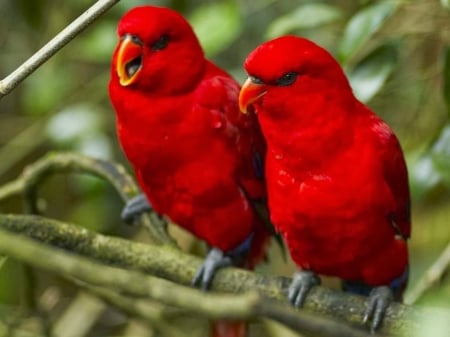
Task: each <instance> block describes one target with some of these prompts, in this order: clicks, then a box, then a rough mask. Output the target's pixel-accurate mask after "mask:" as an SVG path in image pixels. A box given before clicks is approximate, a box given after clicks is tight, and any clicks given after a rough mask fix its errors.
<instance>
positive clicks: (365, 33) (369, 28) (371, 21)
mask: <svg viewBox="0 0 450 337" xmlns="http://www.w3.org/2000/svg"><path fill="white" fill-rule="evenodd" d="M396 7H397V1H380V2H376V3H374V4H373V5H370V6H368V7H365V8H364V9H362V10H361V11H359V12H358V13H356V14H355V15H354V16H353V17H352V18H351V19H350V21H349V22H348V24H347V27H346V28H345V31H344V36H343V37H342V40H341V42H340V44H339V48H338V59H339V61H340V62H341V63H342V64H343V63H346V62H347V61H348V60H349V58H350V57H351V56H353V55H354V54H355V53H356V52H357V51H358V49H359V48H360V47H361V46H362V45H363V44H364V43H365V42H366V41H367V40H369V38H370V37H371V36H372V35H373V34H374V33H375V32H376V31H377V30H378V29H379V28H380V27H381V25H382V24H383V22H384V21H385V20H386V19H387V18H388V17H389V16H390V15H391V14H392V13H393V12H394V10H395V9H396Z"/></svg>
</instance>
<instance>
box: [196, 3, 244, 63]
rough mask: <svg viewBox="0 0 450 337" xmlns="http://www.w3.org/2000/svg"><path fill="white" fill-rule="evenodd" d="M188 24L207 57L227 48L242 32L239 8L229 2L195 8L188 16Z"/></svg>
mask: <svg viewBox="0 0 450 337" xmlns="http://www.w3.org/2000/svg"><path fill="white" fill-rule="evenodd" d="M189 22H190V23H191V25H192V26H193V28H194V31H195V33H196V34H197V36H198V38H199V40H200V43H201V44H202V47H203V49H204V51H205V53H206V55H207V56H208V57H211V56H213V55H215V54H218V53H220V52H221V51H223V50H225V49H226V48H228V46H229V45H230V44H231V43H232V42H233V41H234V40H235V39H236V38H237V37H238V36H239V34H240V33H241V31H242V20H241V13H240V11H239V6H238V5H237V3H236V1H231V0H229V1H218V2H211V3H209V4H206V5H202V6H200V7H198V8H196V9H195V10H194V11H193V12H192V13H191V15H189Z"/></svg>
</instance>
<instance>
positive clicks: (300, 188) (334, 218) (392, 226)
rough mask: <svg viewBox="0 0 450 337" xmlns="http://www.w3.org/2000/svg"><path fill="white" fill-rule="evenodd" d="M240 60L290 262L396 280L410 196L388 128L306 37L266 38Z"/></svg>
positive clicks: (374, 282)
mask: <svg viewBox="0 0 450 337" xmlns="http://www.w3.org/2000/svg"><path fill="white" fill-rule="evenodd" d="M245 68H246V70H247V72H248V74H249V75H250V79H249V80H248V81H247V82H246V84H245V85H244V87H243V88H242V91H241V96H240V104H241V109H243V110H245V109H246V108H247V106H253V107H254V109H255V111H256V113H257V115H258V119H259V122H260V125H261V129H262V132H263V134H264V136H265V139H266V142H267V157H266V179H267V188H268V198H269V209H270V214H271V220H272V222H273V224H274V226H275V227H276V228H277V230H278V231H280V232H281V233H282V234H283V236H284V238H285V240H286V244H287V246H288V248H289V251H290V253H291V256H292V258H293V260H294V261H295V262H296V264H297V265H298V266H299V267H300V268H301V269H304V270H312V271H314V272H316V273H320V274H326V275H331V276H338V277H340V278H342V279H344V280H347V281H352V282H362V283H365V284H367V285H369V286H380V285H390V284H391V283H392V282H393V281H395V280H396V279H398V278H400V277H401V275H402V274H403V273H405V270H407V266H408V252H407V245H406V239H407V238H408V237H409V235H410V200H409V187H408V178H407V170H406V165H405V161H404V157H403V154H402V150H401V148H400V145H399V142H398V140H397V138H396V136H395V135H394V133H393V132H392V130H391V129H390V128H389V126H388V125H387V124H385V123H384V122H383V121H382V120H381V119H380V118H379V117H377V116H376V115H375V114H374V113H373V112H372V111H371V110H370V109H369V108H368V107H366V106H365V105H363V104H362V103H360V102H359V101H358V100H357V99H356V98H355V97H354V95H353V93H352V90H351V88H350V85H349V83H348V81H347V78H346V77H345V75H344V72H343V71H342V69H341V67H340V66H339V64H338V63H337V62H336V61H335V60H334V59H333V57H332V56H331V55H330V54H329V53H328V52H327V51H325V50H324V49H322V48H321V47H319V46H317V45H315V44H314V43H312V42H311V41H309V40H307V39H303V38H299V37H294V36H286V37H281V38H278V39H275V40H272V41H269V42H266V43H264V44H262V45H261V46H259V47H258V48H256V49H255V50H254V51H253V52H252V53H250V55H249V56H248V58H247V59H246V62H245ZM406 273H407V271H406Z"/></svg>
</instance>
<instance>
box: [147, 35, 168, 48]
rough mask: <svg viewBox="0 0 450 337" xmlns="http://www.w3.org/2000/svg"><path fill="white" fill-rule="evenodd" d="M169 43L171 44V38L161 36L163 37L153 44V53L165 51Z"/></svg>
mask: <svg viewBox="0 0 450 337" xmlns="http://www.w3.org/2000/svg"><path fill="white" fill-rule="evenodd" d="M168 43H169V36H168V35H166V34H164V35H161V37H160V38H159V39H158V40H156V41H155V42H154V43H153V44H152V47H151V48H152V50H153V51H157V50H163V49H164V48H166V47H167V44H168Z"/></svg>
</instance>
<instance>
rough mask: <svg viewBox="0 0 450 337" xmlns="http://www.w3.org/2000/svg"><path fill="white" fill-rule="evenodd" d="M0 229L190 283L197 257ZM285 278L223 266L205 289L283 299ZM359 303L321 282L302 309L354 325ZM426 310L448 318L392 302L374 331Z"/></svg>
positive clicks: (47, 230)
mask: <svg viewBox="0 0 450 337" xmlns="http://www.w3.org/2000/svg"><path fill="white" fill-rule="evenodd" d="M0 228H3V229H7V230H9V231H12V232H16V233H22V234H25V235H27V236H29V237H31V238H33V239H36V240H38V241H42V242H45V243H47V244H50V245H52V246H56V247H60V248H64V249H66V250H69V251H71V252H75V253H78V254H82V255H84V256H88V257H90V258H91V259H95V260H97V261H101V262H103V263H107V264H112V265H115V266H120V267H126V268H131V269H135V270H141V271H144V272H146V273H149V274H152V275H155V276H157V277H162V278H165V279H167V280H170V281H173V282H176V283H178V284H183V285H190V282H191V280H192V278H193V276H194V274H195V272H196V270H197V269H198V268H199V266H200V264H201V262H202V261H201V260H200V259H199V258H197V257H194V256H191V255H188V254H185V253H183V252H181V251H180V250H179V249H174V248H173V247H171V246H166V245H162V246H154V245H147V244H141V243H137V242H132V241H129V240H125V239H120V238H115V237H108V236H104V235H100V234H96V233H94V232H90V231H88V230H86V229H84V228H80V227H79V226H75V225H68V224H65V223H62V222H60V221H55V220H50V219H46V218H43V217H38V216H26V215H0ZM0 249H1V245H0ZM55 255H57V254H55ZM290 281H291V280H290V279H288V278H285V277H269V276H265V275H261V274H257V273H253V272H249V271H246V270H243V269H237V268H227V269H226V270H220V271H219V272H218V273H217V275H216V276H215V278H214V280H213V282H212V285H211V289H212V290H215V291H221V292H227V293H244V292H249V291H255V290H257V291H259V292H260V293H262V294H264V295H265V296H267V297H270V298H273V299H277V300H281V301H283V302H286V301H287V299H286V289H287V287H288V285H289V284H290ZM216 305H217V303H216ZM365 306H366V301H365V298H363V297H360V296H356V295H351V294H348V293H343V292H341V291H337V290H333V289H328V288H324V287H314V289H312V291H311V293H310V294H309V295H308V297H307V299H306V302H305V310H306V311H309V312H314V313H315V314H318V315H320V316H326V317H333V318H334V319H337V320H340V321H345V322H348V323H350V324H356V325H360V324H361V321H362V314H363V312H364V310H365ZM430 311H432V312H433V315H435V316H437V317H440V315H442V316H444V317H445V319H447V320H449V319H450V313H449V312H447V311H445V310H442V311H441V310H434V309H433V310H431V309H425V308H413V307H410V306H406V305H402V304H398V303H392V304H391V305H390V306H389V308H388V310H387V313H386V316H385V319H384V323H383V326H382V329H381V331H380V332H381V333H385V334H387V335H399V334H400V335H404V336H408V335H410V334H411V332H412V331H415V330H416V329H417V328H418V326H419V325H420V322H419V321H418V319H417V318H418V317H422V316H424V315H425V314H426V313H429V312H430ZM435 312H436V314H435ZM441 312H442V313H443V314H440V313H441ZM266 314H267V313H266ZM268 315H269V314H267V316H268Z"/></svg>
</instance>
